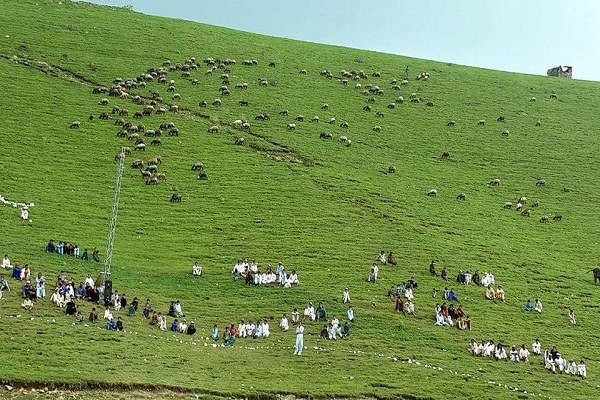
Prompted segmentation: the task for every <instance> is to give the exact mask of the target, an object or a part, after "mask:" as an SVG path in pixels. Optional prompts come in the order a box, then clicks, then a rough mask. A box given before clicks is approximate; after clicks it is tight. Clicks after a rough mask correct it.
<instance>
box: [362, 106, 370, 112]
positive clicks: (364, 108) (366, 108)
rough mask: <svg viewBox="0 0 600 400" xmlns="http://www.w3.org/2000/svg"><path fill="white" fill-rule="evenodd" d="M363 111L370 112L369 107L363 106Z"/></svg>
mask: <svg viewBox="0 0 600 400" xmlns="http://www.w3.org/2000/svg"><path fill="white" fill-rule="evenodd" d="M363 111H371V106H369V105H366V106H364V107H363Z"/></svg>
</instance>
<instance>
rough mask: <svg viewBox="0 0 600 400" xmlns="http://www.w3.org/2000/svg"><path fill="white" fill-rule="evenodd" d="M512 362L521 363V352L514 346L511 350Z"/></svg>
mask: <svg viewBox="0 0 600 400" xmlns="http://www.w3.org/2000/svg"><path fill="white" fill-rule="evenodd" d="M510 361H514V362H519V351H518V350H517V346H515V345H514V344H513V345H512V347H511V348H510Z"/></svg>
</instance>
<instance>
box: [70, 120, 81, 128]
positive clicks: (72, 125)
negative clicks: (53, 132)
mask: <svg viewBox="0 0 600 400" xmlns="http://www.w3.org/2000/svg"><path fill="white" fill-rule="evenodd" d="M80 126H81V122H79V121H73V122H71V125H69V128H71V129H79V127H80Z"/></svg>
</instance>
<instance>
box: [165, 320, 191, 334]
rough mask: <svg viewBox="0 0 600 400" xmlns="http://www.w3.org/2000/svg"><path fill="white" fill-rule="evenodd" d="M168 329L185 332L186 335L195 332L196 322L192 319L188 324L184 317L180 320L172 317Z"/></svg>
mask: <svg viewBox="0 0 600 400" xmlns="http://www.w3.org/2000/svg"><path fill="white" fill-rule="evenodd" d="M170 330H171V332H179V333H185V334H186V335H193V334H194V333H196V324H195V323H194V321H192V322H190V324H189V325H188V323H187V321H186V320H185V319H182V320H181V321H180V320H178V319H177V318H174V319H173V322H172V323H171V328H170Z"/></svg>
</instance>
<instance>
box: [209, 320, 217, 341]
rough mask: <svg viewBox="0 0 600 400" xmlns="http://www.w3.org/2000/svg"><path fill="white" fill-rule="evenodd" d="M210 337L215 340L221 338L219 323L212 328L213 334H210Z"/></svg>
mask: <svg viewBox="0 0 600 400" xmlns="http://www.w3.org/2000/svg"><path fill="white" fill-rule="evenodd" d="M210 337H211V339H212V340H214V341H215V342H216V341H217V340H219V328H217V325H216V324H215V325H214V326H213V329H212V332H211V334H210Z"/></svg>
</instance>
